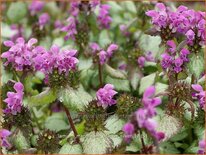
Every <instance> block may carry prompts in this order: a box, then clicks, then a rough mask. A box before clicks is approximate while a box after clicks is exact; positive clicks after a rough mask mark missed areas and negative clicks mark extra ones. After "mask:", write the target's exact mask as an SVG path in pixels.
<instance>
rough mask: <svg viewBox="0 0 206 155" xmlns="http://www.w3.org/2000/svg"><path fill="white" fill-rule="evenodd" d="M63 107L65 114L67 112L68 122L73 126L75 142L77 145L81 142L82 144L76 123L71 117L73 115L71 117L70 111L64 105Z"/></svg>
mask: <svg viewBox="0 0 206 155" xmlns="http://www.w3.org/2000/svg"><path fill="white" fill-rule="evenodd" d="M63 107H64V110H65V112H66V115H67V118H68V120H69V124H70V126H71V128H72V131H73V132H74V136H75V141H76V142H77V143H79V142H80V140H79V136H78V133H77V130H76V128H75V126H74V122H73V120H72V117H71V115H70V112H69V110H68V109H67V108H66V107H65V106H64V105H63Z"/></svg>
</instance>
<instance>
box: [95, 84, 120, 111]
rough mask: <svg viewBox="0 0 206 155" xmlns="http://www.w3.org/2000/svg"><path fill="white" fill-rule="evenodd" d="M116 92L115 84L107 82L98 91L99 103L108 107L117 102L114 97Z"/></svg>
mask: <svg viewBox="0 0 206 155" xmlns="http://www.w3.org/2000/svg"><path fill="white" fill-rule="evenodd" d="M116 94H117V92H116V91H115V90H114V86H113V85H112V84H106V85H105V86H104V87H103V88H100V89H99V90H98V91H97V93H96V96H97V100H98V105H99V106H102V107H104V108H106V107H108V106H111V105H114V104H116V101H115V100H114V99H113V97H114V95H116Z"/></svg>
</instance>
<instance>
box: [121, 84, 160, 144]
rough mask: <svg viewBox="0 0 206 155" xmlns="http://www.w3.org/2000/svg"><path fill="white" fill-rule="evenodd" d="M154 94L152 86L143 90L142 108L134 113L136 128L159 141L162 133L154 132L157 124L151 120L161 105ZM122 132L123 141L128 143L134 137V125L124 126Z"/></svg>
mask: <svg viewBox="0 0 206 155" xmlns="http://www.w3.org/2000/svg"><path fill="white" fill-rule="evenodd" d="M154 94H155V87H154V86H151V87H149V88H147V89H146V90H145V92H144V94H143V99H142V103H143V105H144V107H142V108H139V109H138V110H137V111H136V112H135V116H136V121H137V124H138V127H139V128H143V129H145V130H146V131H147V132H148V133H150V134H151V136H152V137H154V138H155V139H157V140H159V141H160V140H162V139H163V138H164V133H162V132H157V131H156V128H157V122H156V121H155V120H154V119H153V117H154V116H156V114H157V113H156V109H155V107H156V106H158V105H160V104H161V99H160V98H158V97H154ZM132 126H133V127H132ZM123 131H124V133H125V141H126V142H130V141H131V138H132V137H133V135H134V125H133V124H132V123H127V124H125V126H124V127H123Z"/></svg>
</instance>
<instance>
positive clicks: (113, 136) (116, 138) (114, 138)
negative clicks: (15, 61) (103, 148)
mask: <svg viewBox="0 0 206 155" xmlns="http://www.w3.org/2000/svg"><path fill="white" fill-rule="evenodd" d="M109 137H110V138H111V139H112V141H113V144H114V148H115V147H118V146H119V145H121V143H122V141H123V138H122V137H120V136H118V135H116V134H111V135H109Z"/></svg>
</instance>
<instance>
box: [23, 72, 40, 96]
mask: <svg viewBox="0 0 206 155" xmlns="http://www.w3.org/2000/svg"><path fill="white" fill-rule="evenodd" d="M34 78H35V77H34V76H33V75H31V74H29V75H27V76H26V77H25V80H24V88H25V91H26V92H27V93H30V94H32V95H37V94H38V91H37V90H34V89H32V87H33V82H32V81H33V79H34Z"/></svg>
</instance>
